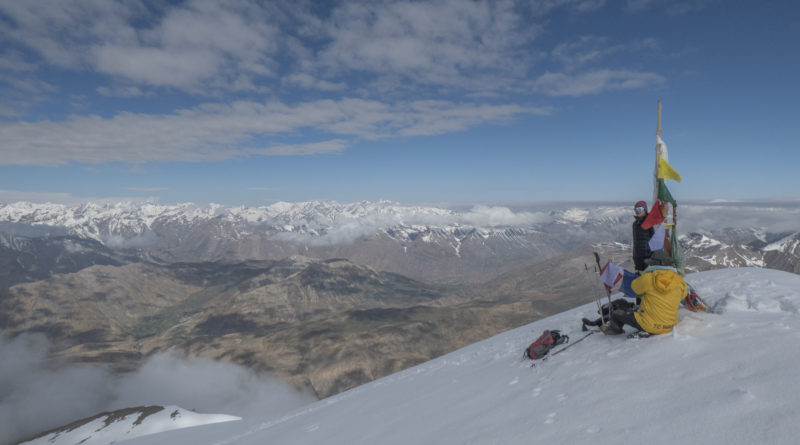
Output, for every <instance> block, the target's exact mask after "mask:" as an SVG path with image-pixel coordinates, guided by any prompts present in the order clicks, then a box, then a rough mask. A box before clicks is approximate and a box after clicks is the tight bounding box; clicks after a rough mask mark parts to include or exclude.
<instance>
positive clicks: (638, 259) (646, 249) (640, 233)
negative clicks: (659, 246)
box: [633, 201, 655, 273]
mask: <svg viewBox="0 0 800 445" xmlns="http://www.w3.org/2000/svg"><path fill="white" fill-rule="evenodd" d="M633 214H634V220H633V266H634V269H636V272H637V273H641V272H642V271H643V270H645V268H647V264H646V263H645V261H644V260H646V259H647V258H650V255H652V253H653V252H652V251H650V246H649V245H648V243H649V242H650V238H652V237H653V233H655V229H654V228H652V227H650V228H649V229H643V228H642V223H643V222H644V220H645V218H647V203H646V202H644V201H637V202H636V204H634V205H633Z"/></svg>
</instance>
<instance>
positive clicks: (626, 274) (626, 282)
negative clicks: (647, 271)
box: [619, 270, 639, 298]
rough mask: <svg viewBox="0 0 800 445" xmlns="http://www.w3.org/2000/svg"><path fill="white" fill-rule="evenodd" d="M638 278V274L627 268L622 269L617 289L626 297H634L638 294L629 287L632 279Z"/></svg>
mask: <svg viewBox="0 0 800 445" xmlns="http://www.w3.org/2000/svg"><path fill="white" fill-rule="evenodd" d="M637 278H639V275H638V274H636V273H633V272H631V271H629V270H623V271H622V284H620V285H619V291H620V292H622V293H623V294H625V296H626V297H631V298H636V297H638V296H639V295H637V294H636V292H634V291H633V289H632V288H631V283H633V280H635V279H637Z"/></svg>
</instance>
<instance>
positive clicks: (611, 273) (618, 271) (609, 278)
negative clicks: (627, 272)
mask: <svg viewBox="0 0 800 445" xmlns="http://www.w3.org/2000/svg"><path fill="white" fill-rule="evenodd" d="M623 270H624V269H623V268H622V266H619V265H617V264H614V263H612V262H611V261H609V262H608V263H606V265H605V266H603V270H601V271H600V281H602V282H603V284H605V285H606V289H607V290H609V291H610V290H611V288H613V287H614V285H615V284H617V282H618V281H619V280H621V279H622V271H623Z"/></svg>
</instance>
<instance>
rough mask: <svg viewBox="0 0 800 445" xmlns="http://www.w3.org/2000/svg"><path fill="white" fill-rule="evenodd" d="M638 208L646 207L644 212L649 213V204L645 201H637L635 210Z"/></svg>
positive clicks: (634, 206)
mask: <svg viewBox="0 0 800 445" xmlns="http://www.w3.org/2000/svg"><path fill="white" fill-rule="evenodd" d="M636 207H644V211H645V212H646V211H647V203H646V202H644V201H636V204H634V205H633V208H636Z"/></svg>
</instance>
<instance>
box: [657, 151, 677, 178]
mask: <svg viewBox="0 0 800 445" xmlns="http://www.w3.org/2000/svg"><path fill="white" fill-rule="evenodd" d="M658 179H672V180H675V181H678V182H681V179H683V178H681V175H680V174H679V173H678V172H676V171H675V169H674V168H672V166H671V165H669V162H667V161H665V160H664V158H662V157H661V156H659V157H658Z"/></svg>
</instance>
